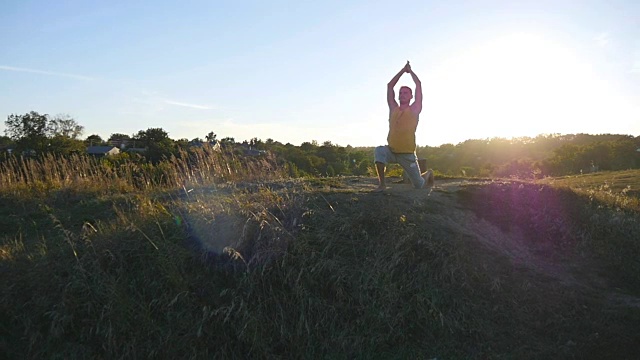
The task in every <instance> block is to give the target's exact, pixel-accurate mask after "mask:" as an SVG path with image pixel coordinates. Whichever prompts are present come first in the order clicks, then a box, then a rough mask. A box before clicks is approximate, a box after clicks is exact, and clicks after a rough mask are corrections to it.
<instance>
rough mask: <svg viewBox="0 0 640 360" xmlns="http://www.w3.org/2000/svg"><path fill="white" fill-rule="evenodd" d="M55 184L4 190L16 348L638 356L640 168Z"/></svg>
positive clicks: (9, 317)
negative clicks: (421, 184)
mask: <svg viewBox="0 0 640 360" xmlns="http://www.w3.org/2000/svg"><path fill="white" fill-rule="evenodd" d="M621 179H624V180H621ZM45 185H46V183H41V184H40V185H38V186H40V188H39V190H38V191H35V190H34V188H36V187H37V186H36V185H29V186H28V187H27V188H25V187H20V186H16V187H13V188H11V187H8V186H6V187H5V188H4V189H3V191H2V192H0V194H1V195H0V196H1V202H0V204H1V205H0V234H3V235H1V236H2V238H1V240H2V243H1V247H0V260H1V262H0V271H1V273H2V277H1V280H0V281H1V282H0V286H1V287H2V289H3V292H2V295H1V296H2V302H1V304H2V305H1V307H0V320H1V321H0V323H1V324H2V325H0V326H1V327H0V335H1V336H0V339H1V340H0V352H2V353H4V354H6V356H7V358H16V359H17V358H20V359H22V358H34V359H35V358H38V359H40V358H49V359H53V358H61V359H62V358H64V359H67V358H137V357H140V358H146V357H159V358H194V359H195V358H206V359H209V358H225V359H228V358H270V359H272V358H276V359H277V358H283V359H284V358H287V359H288V358H338V359H340V358H345V359H405V358H416V359H435V358H437V359H527V358H555V359H563V358H566V359H601V358H616V359H632V358H635V357H636V356H637V354H638V353H639V351H640V260H639V259H640V242H639V239H640V211H639V209H638V189H640V172H638V171H636V172H624V173H606V174H594V175H583V176H579V177H572V178H563V179H545V180H541V181H539V182H535V183H534V182H521V181H515V180H514V181H511V180H499V179H494V180H487V179H484V180H474V179H447V180H438V181H437V182H436V186H435V187H434V188H433V189H431V190H413V189H411V188H410V187H408V186H406V185H393V186H392V187H391V188H390V189H388V190H387V191H386V192H384V193H382V194H373V193H370V192H369V191H370V190H371V189H372V188H373V187H374V186H375V181H374V179H371V178H359V177H352V178H324V179H307V180H293V179H283V180H255V179H254V180H251V181H248V180H247V181H245V180H242V179H234V180H233V181H228V182H220V181H218V182H212V183H204V182H201V183H198V184H191V185H190V184H186V185H182V186H169V187H165V188H162V189H160V188H159V187H152V186H150V187H149V188H148V189H143V190H134V189H133V188H127V187H126V186H114V187H110V188H109V189H108V190H105V187H99V188H98V187H91V186H88V185H87V186H84V187H80V186H77V185H68V186H58V187H55V186H53V187H47V186H45Z"/></svg>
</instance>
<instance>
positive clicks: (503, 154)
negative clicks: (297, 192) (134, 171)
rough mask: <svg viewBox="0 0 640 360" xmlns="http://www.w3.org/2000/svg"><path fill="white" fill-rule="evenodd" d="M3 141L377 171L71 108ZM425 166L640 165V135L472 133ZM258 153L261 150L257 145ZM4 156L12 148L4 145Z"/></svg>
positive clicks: (338, 157)
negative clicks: (263, 157) (97, 125)
mask: <svg viewBox="0 0 640 360" xmlns="http://www.w3.org/2000/svg"><path fill="white" fill-rule="evenodd" d="M5 125H6V130H5V136H0V149H3V148H5V149H6V148H12V149H13V153H12V154H13V155H12V156H38V155H40V154H45V153H55V154H59V155H69V154H73V153H85V152H86V148H87V147H88V146H97V145H107V144H118V145H124V146H119V147H122V148H123V149H125V150H126V149H131V148H138V149H144V152H139V153H136V155H135V156H132V155H130V154H128V153H123V154H121V155H117V156H116V159H115V160H118V159H119V160H131V161H149V162H153V163H158V162H161V161H162V160H163V159H166V158H169V157H171V156H172V155H175V154H177V152H179V151H181V150H184V151H189V149H190V148H191V147H193V146H202V144H216V145H217V146H220V148H221V151H229V152H237V153H238V154H242V153H243V152H242V151H243V149H244V150H246V149H251V150H253V151H263V152H270V153H272V154H274V155H275V156H276V157H277V158H278V161H279V162H280V163H281V164H282V165H284V166H287V167H288V168H289V171H290V175H291V176H293V177H300V176H337V175H373V171H374V170H373V149H374V147H352V146H349V145H348V146H346V147H344V146H340V145H337V144H333V143H332V142H331V141H325V142H323V143H322V144H320V143H318V142H317V141H310V142H304V143H302V144H301V145H300V146H295V145H292V144H290V143H286V144H283V143H281V142H278V141H276V140H273V139H267V140H266V141H263V140H261V139H258V138H257V137H256V138H252V139H250V140H244V141H242V142H236V140H235V139H234V138H232V137H225V138H222V139H218V136H217V135H216V134H215V133H214V132H213V131H211V132H209V133H208V134H206V135H205V136H204V139H202V138H194V139H191V140H189V139H177V140H174V139H171V138H170V137H169V134H168V133H167V132H166V131H165V130H163V129H162V128H149V129H146V130H140V131H138V132H137V133H135V134H132V135H127V134H122V133H113V134H111V135H110V136H109V138H108V139H106V140H105V139H102V138H101V137H100V136H99V135H97V134H93V135H90V136H88V137H86V138H82V135H83V132H84V127H83V126H82V125H80V124H78V123H77V122H76V121H75V120H74V119H73V118H71V117H70V116H68V115H56V116H49V115H47V114H44V115H42V114H39V113H37V112H35V111H31V112H29V113H27V114H24V115H15V114H12V115H9V116H8V117H7V120H6V121H5ZM416 153H417V155H418V157H419V158H421V159H425V160H426V163H427V166H428V167H429V168H432V169H434V170H435V171H436V172H437V173H439V174H443V175H449V176H476V177H517V178H524V179H527V178H537V177H543V176H560V175H570V174H579V173H585V172H593V171H608V170H626V169H637V168H640V136H637V137H634V136H631V135H620V134H599V135H590V134H569V135H560V134H545V135H538V136H536V137H522V138H515V139H505V138H497V137H496V138H490V139H472V140H467V141H464V142H462V143H459V144H457V145H453V144H443V145H440V146H437V147H433V146H419V147H418V148H417V151H416ZM257 154H258V155H259V154H260V152H258V153H257ZM3 156H4V157H6V156H9V155H7V153H6V152H5V153H4V155H3Z"/></svg>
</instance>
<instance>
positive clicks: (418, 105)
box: [409, 66, 422, 114]
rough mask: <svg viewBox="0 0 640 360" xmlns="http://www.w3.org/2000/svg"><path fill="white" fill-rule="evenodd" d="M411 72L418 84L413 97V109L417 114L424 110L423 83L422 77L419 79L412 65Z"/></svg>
mask: <svg viewBox="0 0 640 360" xmlns="http://www.w3.org/2000/svg"><path fill="white" fill-rule="evenodd" d="M409 74H411V78H412V79H413V82H414V83H415V84H416V93H415V96H414V97H413V104H411V111H413V112H414V113H415V114H420V112H421V111H422V83H421V82H420V79H418V75H416V73H414V72H413V70H412V69H411V67H410V66H409Z"/></svg>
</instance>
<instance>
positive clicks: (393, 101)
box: [387, 61, 410, 110]
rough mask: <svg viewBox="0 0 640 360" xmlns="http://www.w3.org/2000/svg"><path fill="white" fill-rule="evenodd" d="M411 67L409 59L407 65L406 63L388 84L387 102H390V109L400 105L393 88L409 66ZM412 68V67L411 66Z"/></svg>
mask: <svg viewBox="0 0 640 360" xmlns="http://www.w3.org/2000/svg"><path fill="white" fill-rule="evenodd" d="M408 67H409V62H408V61H407V65H405V66H404V67H403V68H402V70H400V71H399V72H398V73H397V74H396V75H395V76H394V77H393V78H392V79H391V81H389V83H388V84H387V104H389V110H393V109H395V108H397V107H398V102H396V93H395V91H394V90H393V88H394V87H395V86H396V84H397V83H398V81H399V80H400V77H402V74H404V73H405V72H407V68H408ZM409 68H410V67H409Z"/></svg>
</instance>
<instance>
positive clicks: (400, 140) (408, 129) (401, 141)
mask: <svg viewBox="0 0 640 360" xmlns="http://www.w3.org/2000/svg"><path fill="white" fill-rule="evenodd" d="M417 127H418V115H416V114H414V113H413V111H411V108H406V109H404V110H400V108H399V107H397V108H395V109H393V111H391V115H390V116H389V135H388V136H387V143H388V144H389V148H390V149H391V151H393V152H394V153H401V154H411V153H414V152H415V151H416V128H417Z"/></svg>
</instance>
